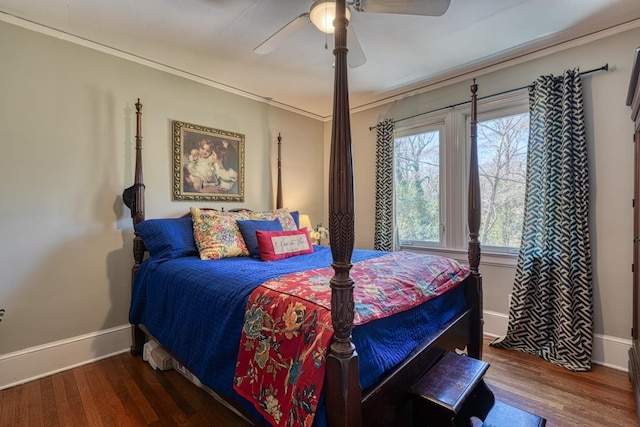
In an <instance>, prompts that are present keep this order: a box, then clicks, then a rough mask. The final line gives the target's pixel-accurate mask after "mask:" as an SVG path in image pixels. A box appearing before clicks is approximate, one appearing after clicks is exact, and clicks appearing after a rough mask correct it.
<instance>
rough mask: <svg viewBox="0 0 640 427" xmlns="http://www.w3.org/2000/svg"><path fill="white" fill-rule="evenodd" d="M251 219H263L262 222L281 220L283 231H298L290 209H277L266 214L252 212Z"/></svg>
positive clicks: (265, 212)
mask: <svg viewBox="0 0 640 427" xmlns="http://www.w3.org/2000/svg"><path fill="white" fill-rule="evenodd" d="M249 215H251V219H262V220H274V219H278V220H280V224H281V225H282V229H283V230H285V231H287V230H297V229H298V226H297V225H296V222H295V220H294V219H293V216H291V212H289V209H287V208H283V209H275V210H272V211H264V212H250V213H249Z"/></svg>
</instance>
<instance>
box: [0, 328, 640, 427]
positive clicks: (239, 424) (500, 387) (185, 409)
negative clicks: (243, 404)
mask: <svg viewBox="0 0 640 427" xmlns="http://www.w3.org/2000/svg"><path fill="white" fill-rule="evenodd" d="M489 341H490V340H489V339H485V347H484V357H483V358H484V360H485V361H487V362H489V363H490V364H491V367H490V368H489V370H488V371H487V374H486V376H485V378H486V382H487V384H488V385H489V387H490V388H491V390H492V391H493V392H494V393H495V395H496V397H497V398H498V399H499V400H501V401H502V402H505V403H508V404H510V405H512V406H516V407H518V408H520V409H524V410H527V411H530V412H533V413H536V414H538V415H540V416H542V417H545V418H546V419H547V426H549V427H556V426H581V427H589V426H593V427H603V426H636V425H637V421H636V416H635V403H634V399H633V395H632V390H631V383H630V381H629V379H628V376H627V374H626V373H625V372H620V371H616V370H613V369H610V368H605V367H602V366H598V365H594V367H593V370H592V371H591V372H585V373H576V372H570V371H567V370H565V369H563V368H559V367H557V366H554V365H552V364H550V363H547V362H544V361H543V360H541V359H539V358H537V357H534V356H531V355H528V354H523V353H520V352H515V351H507V350H500V349H495V348H493V347H488V345H487V344H488V342H489ZM147 425H148V426H225V427H226V426H229V427H247V426H249V425H250V424H249V423H248V422H246V421H245V420H243V419H242V418H241V417H240V416H238V415H236V414H234V413H233V412H231V411H229V410H227V409H226V408H224V407H223V406H222V405H221V404H220V403H218V402H216V401H215V400H214V399H213V398H212V397H211V396H210V395H209V394H207V393H206V392H205V391H203V390H201V389H198V388H197V387H195V386H193V385H192V384H191V383H190V382H188V381H187V380H186V379H185V378H184V377H182V376H181V375H180V374H179V373H178V372H176V371H166V372H158V371H154V370H153V369H151V368H150V367H149V366H148V365H147V364H146V363H145V362H143V361H142V359H141V358H138V357H132V356H130V355H129V354H122V355H119V356H115V357H111V358H109V359H105V360H102V361H99V362H95V363H92V364H89V365H85V366H81V367H79V368H75V369H72V370H70V371H65V372H61V373H58V374H54V375H51V376H49V377H46V378H43V379H40V380H36V381H32V382H30V383H27V384H23V385H20V386H16V387H12V388H10V389H7V390H3V391H1V392H0V426H29V427H31V426H47V427H49V426H64V427H66V426H92V427H93V426H147ZM508 427H511V426H508Z"/></svg>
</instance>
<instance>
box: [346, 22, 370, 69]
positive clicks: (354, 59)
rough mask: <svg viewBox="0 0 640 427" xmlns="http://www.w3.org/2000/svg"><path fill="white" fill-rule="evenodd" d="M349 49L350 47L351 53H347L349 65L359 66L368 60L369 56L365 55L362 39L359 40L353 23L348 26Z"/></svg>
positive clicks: (352, 66)
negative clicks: (361, 43)
mask: <svg viewBox="0 0 640 427" xmlns="http://www.w3.org/2000/svg"><path fill="white" fill-rule="evenodd" d="M347 49H349V53H348V54H347V63H348V64H349V67H351V68H357V67H360V66H361V65H364V64H365V63H366V62H367V57H366V56H365V55H364V51H363V50H362V46H361V45H360V40H358V35H357V34H356V30H355V29H354V28H353V25H349V26H348V27H347Z"/></svg>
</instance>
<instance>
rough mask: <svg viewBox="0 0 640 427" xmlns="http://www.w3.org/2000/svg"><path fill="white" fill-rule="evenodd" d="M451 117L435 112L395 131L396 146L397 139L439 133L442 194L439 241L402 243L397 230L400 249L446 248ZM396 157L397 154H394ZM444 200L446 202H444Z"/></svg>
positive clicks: (440, 185) (394, 141) (409, 241)
mask: <svg viewBox="0 0 640 427" xmlns="http://www.w3.org/2000/svg"><path fill="white" fill-rule="evenodd" d="M448 116H449V112H448V111H445V112H435V113H431V114H427V115H425V116H424V117H421V118H414V119H411V121H410V122H409V123H407V124H406V125H405V126H402V128H398V129H395V130H394V134H393V144H394V146H395V143H396V139H399V138H404V137H407V136H412V135H418V134H422V133H428V132H436V131H437V132H439V134H440V135H439V138H440V140H439V160H438V161H439V162H440V164H439V167H438V169H439V170H438V184H439V185H438V186H439V189H438V192H439V194H440V200H439V216H440V226H439V228H438V229H439V233H438V241H437V242H436V241H423V240H404V241H401V240H400V237H399V236H397V228H396V233H395V234H396V238H397V239H398V247H400V248H405V249H408V248H445V247H446V241H445V236H446V233H445V230H446V218H447V205H446V199H447V198H448V193H447V188H448V186H447V180H446V179H445V177H446V176H447V175H446V169H447V167H446V165H447V153H446V152H445V150H443V146H444V145H446V141H447V135H450V134H451V130H450V118H449V117H448ZM394 155H395V154H394ZM395 165H396V162H395V158H394V162H393V168H394V173H393V181H394V182H393V190H394V196H393V209H394V221H395V218H396V213H395V209H396V203H395V202H396V197H395V190H396V182H395V176H396V175H395ZM443 198H444V199H445V200H443Z"/></svg>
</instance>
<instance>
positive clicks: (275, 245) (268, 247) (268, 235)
mask: <svg viewBox="0 0 640 427" xmlns="http://www.w3.org/2000/svg"><path fill="white" fill-rule="evenodd" d="M256 238H257V239H258V248H259V249H260V258H261V259H262V260H263V261H277V260H279V259H284V258H289V257H292V256H296V255H302V254H309V253H312V252H313V246H312V245H311V238H310V237H309V232H308V231H307V229H306V228H303V229H301V230H289V231H262V230H256Z"/></svg>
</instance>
